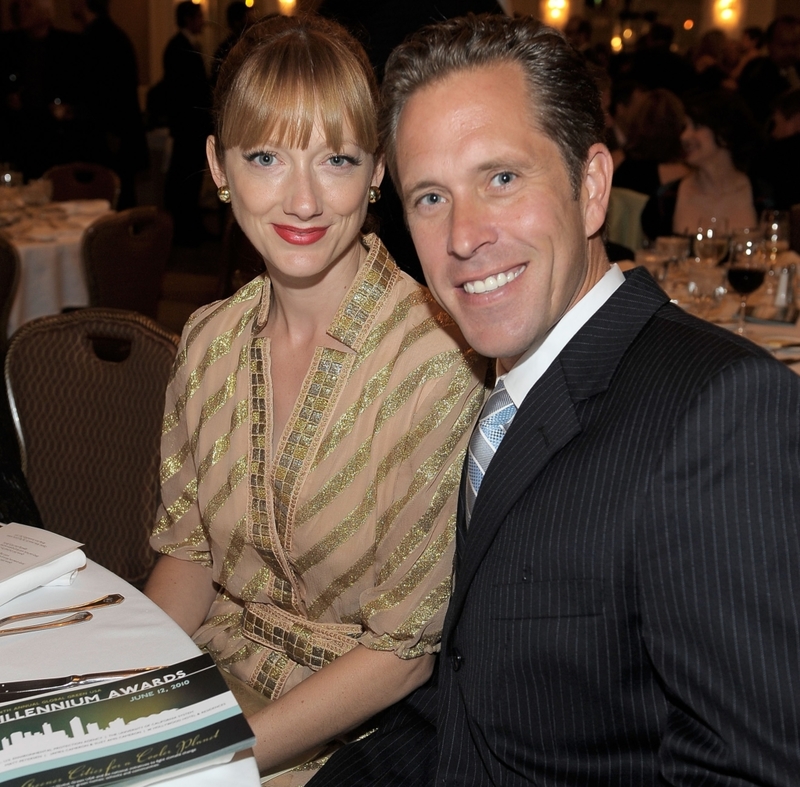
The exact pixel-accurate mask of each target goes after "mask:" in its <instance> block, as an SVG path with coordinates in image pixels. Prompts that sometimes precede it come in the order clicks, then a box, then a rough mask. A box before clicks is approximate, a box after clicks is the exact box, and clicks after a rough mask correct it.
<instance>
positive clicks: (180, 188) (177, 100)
mask: <svg viewBox="0 0 800 787" xmlns="http://www.w3.org/2000/svg"><path fill="white" fill-rule="evenodd" d="M175 22H176V24H177V26H178V32H177V33H176V34H175V35H174V36H173V37H172V38H171V39H170V40H169V43H168V44H167V47H166V49H165V50H164V80H163V102H164V107H165V109H166V113H167V123H168V126H169V133H170V135H171V136H172V153H171V155H170V160H169V169H168V170H167V175H166V180H165V183H164V206H165V207H166V209H167V210H168V211H169V212H170V213H171V214H172V218H173V221H174V231H175V234H174V239H175V243H177V244H178V245H181V246H196V245H197V244H198V243H200V241H201V240H203V238H204V237H205V236H206V235H207V231H206V229H205V226H204V224H203V216H202V211H201V209H200V190H201V188H202V185H203V172H204V170H205V163H206V154H205V149H206V148H205V146H206V138H207V137H208V134H209V132H210V131H211V87H210V85H209V82H208V75H207V74H206V68H205V64H204V62H203V53H202V52H201V51H200V49H199V48H198V46H197V45H196V43H195V39H196V37H197V36H199V35H200V34H201V33H202V31H203V26H204V24H205V18H204V14H203V6H202V5H199V4H198V5H195V4H194V3H192V2H191V0H183V2H180V3H178V4H177V5H176V6H175Z"/></svg>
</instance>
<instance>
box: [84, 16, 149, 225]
mask: <svg viewBox="0 0 800 787" xmlns="http://www.w3.org/2000/svg"><path fill="white" fill-rule="evenodd" d="M109 2H110V0H70V9H71V12H72V17H73V18H74V19H75V20H76V21H77V22H78V24H79V25H80V26H81V28H82V31H83V33H82V36H83V46H84V48H85V59H86V64H87V68H86V73H85V76H84V80H85V82H84V84H85V87H86V96H87V111H88V112H89V114H90V122H91V124H92V127H93V128H94V129H95V134H96V135H97V136H98V137H99V140H98V141H99V144H98V149H97V150H96V151H94V152H93V155H92V157H91V159H90V160H91V161H96V162H98V163H100V164H105V165H106V166H108V167H111V169H113V170H114V171H115V172H116V173H117V174H118V175H119V178H120V194H119V200H118V202H117V207H118V208H119V209H120V210H123V209H125V208H130V207H133V206H134V205H135V204H136V173H137V172H140V171H141V170H143V169H145V168H146V167H147V162H148V150H147V140H146V138H145V132H144V119H143V117H142V112H141V108H140V106H139V72H138V67H137V65H136V53H135V52H134V49H133V44H132V43H131V40H130V38H128V36H127V34H126V33H125V32H124V31H123V30H122V28H120V27H119V26H118V25H116V24H115V23H114V22H113V21H112V19H111V17H110V15H109Z"/></svg>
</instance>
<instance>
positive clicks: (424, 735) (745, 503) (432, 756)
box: [312, 16, 800, 787]
mask: <svg viewBox="0 0 800 787" xmlns="http://www.w3.org/2000/svg"><path fill="white" fill-rule="evenodd" d="M384 98H385V101H386V107H385V115H384V118H383V125H382V129H383V132H384V138H383V142H384V146H385V150H386V155H387V163H388V166H389V169H390V171H391V173H392V177H393V179H394V180H395V182H396V183H397V186H398V191H399V193H400V194H401V197H402V200H403V203H404V206H405V210H406V215H407V219H408V224H409V228H410V230H411V234H412V237H413V239H414V243H415V245H416V247H417V251H418V253H419V256H420V260H421V262H422V266H423V269H424V271H425V275H426V278H427V281H428V283H429V286H430V287H431V290H432V292H433V294H434V295H435V297H436V298H437V300H438V301H439V302H440V303H441V304H442V305H443V306H444V307H445V308H446V309H447V310H448V311H449V312H450V314H451V315H452V316H453V317H454V319H455V320H456V322H457V323H458V324H459V326H460V327H461V329H462V331H463V332H464V335H465V337H466V338H467V340H468V341H469V342H470V343H471V344H472V345H473V346H474V347H475V349H476V350H478V351H479V352H481V353H482V354H484V355H487V356H489V357H494V358H496V359H497V367H496V370H497V377H498V386H497V387H496V388H495V393H496V395H495V394H493V395H492V396H491V397H490V398H489V400H488V401H487V405H486V406H485V408H484V412H483V413H482V415H481V419H480V421H479V426H478V427H477V428H476V433H475V434H474V435H473V440H472V441H471V442H470V453H471V454H474V455H475V456H476V458H477V461H476V462H473V461H472V459H471V458H470V459H468V461H467V465H466V472H465V478H464V482H463V488H462V492H463V494H462V500H461V504H460V506H459V517H458V536H457V538H458V540H457V557H456V567H455V580H454V582H455V587H454V591H453V596H452V600H451V604H450V608H449V611H448V615H447V620H446V623H445V628H444V633H443V641H442V650H441V655H440V661H439V665H438V673H437V675H436V676H435V678H434V682H433V683H432V684H430V685H429V686H426V687H423V689H421V690H420V691H419V692H418V693H417V694H416V695H412V696H411V697H410V698H409V699H408V700H407V701H406V702H404V703H401V704H400V705H399V706H396V707H395V708H394V709H392V710H391V711H390V712H388V713H387V714H386V715H385V717H384V718H382V719H380V720H378V725H377V726H378V731H377V732H375V733H374V734H373V735H372V736H370V737H367V738H366V739H364V740H362V741H359V742H357V743H354V744H350V745H349V746H346V747H344V748H343V749H342V750H341V751H340V752H338V753H337V754H335V755H334V756H333V757H332V758H331V760H330V761H329V763H328V764H327V765H326V766H325V767H324V768H323V769H322V771H321V772H320V773H319V775H318V776H316V777H315V779H314V780H313V781H312V784H313V785H314V786H315V787H316V786H317V785H326V784H329V785H333V784H348V785H361V784H364V785H366V784H370V785H398V786H399V785H403V786H404V787H407V786H408V785H413V784H419V785H432V784H436V785H437V786H438V785H441V786H442V787H450V786H452V787H465V786H469V785H501V784H502V785H527V784H536V785H554V786H560V785H620V786H622V785H625V787H633V786H634V785H635V786H636V787H642V786H643V785H667V784H670V785H689V784H692V785H698V784H703V785H756V784H758V785H774V786H775V787H777V785H791V784H800V724H799V723H798V716H799V715H800V679H798V664H800V593H799V591H800V581H798V580H797V579H796V577H797V575H798V574H797V567H798V565H800V531H799V529H798V520H799V519H800V483H798V482H800V380H798V378H797V377H796V376H795V375H794V374H793V373H792V372H791V371H790V370H789V369H788V368H786V367H785V366H783V365H782V364H780V363H779V362H777V361H776V360H774V359H773V358H771V357H770V356H769V355H768V354H767V353H765V352H763V351H762V350H760V349H759V348H758V347H757V346H755V345H753V344H751V343H749V342H747V341H746V340H743V339H741V338H739V337H737V336H735V335H733V334H731V333H728V332H727V331H725V330H724V329H721V328H718V327H716V326H713V325H711V324H709V323H706V322H704V321H701V320H698V319H696V318H694V317H692V316H690V315H687V314H686V313H684V312H683V311H682V310H680V309H679V308H678V307H676V306H674V305H672V304H670V303H669V301H668V298H667V296H666V295H665V294H664V293H663V292H662V291H661V290H660V289H659V287H658V286H657V285H656V284H655V282H654V281H653V280H652V279H651V278H650V276H649V275H648V274H647V273H646V272H645V271H644V270H643V269H639V268H637V269H634V270H633V271H632V272H630V273H628V274H623V273H622V272H621V271H620V270H619V268H617V266H612V265H610V264H609V262H608V260H607V258H606V255H605V251H604V249H603V239H602V232H603V224H604V221H605V214H606V208H607V204H608V194H609V188H610V184H611V177H612V170H613V167H612V163H611V158H610V154H609V152H608V150H607V148H606V147H605V145H604V144H603V142H602V140H603V114H602V110H601V106H600V99H599V96H598V95H597V90H596V87H595V84H594V82H593V80H592V77H591V75H590V73H589V72H588V70H587V69H586V66H585V63H584V62H583V61H582V59H581V58H580V56H579V55H578V54H577V53H576V52H575V51H574V50H573V49H572V48H571V47H569V46H567V45H566V43H565V41H564V39H563V38H562V37H561V35H560V34H558V33H556V32H555V31H552V30H549V29H548V28H545V27H543V26H541V25H540V24H539V23H537V22H535V21H534V20H532V19H517V20H510V19H507V18H503V17H499V16H496V17H477V18H476V17H468V18H466V19H462V20H453V21H448V22H443V23H441V24H440V25H437V26H435V27H431V28H427V29H425V30H423V31H421V32H420V33H419V35H417V36H415V37H414V38H412V39H411V40H410V41H408V42H406V43H405V44H403V45H402V46H401V47H399V48H398V50H396V51H395V53H394V54H393V56H392V58H391V59H390V61H389V62H388V64H387V69H386V75H385V81H384ZM501 383H502V384H501ZM503 390H504V391H505V393H503ZM498 401H499V404H496V403H497V402H498ZM490 412H491V413H492V414H489V413H490ZM484 419H486V420H484ZM503 435H504V436H503ZM500 438H502V439H501V441H500V442H499V447H496V448H495V446H496V445H497V442H498V439H500ZM495 450H496V453H493V452H494V451H495ZM484 473H485V474H484ZM476 491H477V496H475V492H476Z"/></svg>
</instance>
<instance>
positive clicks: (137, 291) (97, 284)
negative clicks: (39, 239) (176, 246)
mask: <svg viewBox="0 0 800 787" xmlns="http://www.w3.org/2000/svg"><path fill="white" fill-rule="evenodd" d="M171 248H172V219H171V217H170V216H169V214H168V213H164V212H163V211H160V210H159V209H158V208H156V207H155V206H153V205H147V206H144V207H140V208H129V209H128V210H123V211H120V212H119V213H111V214H107V215H105V216H101V217H100V218H98V219H97V220H96V221H95V222H93V223H92V224H91V225H90V226H89V227H88V228H87V229H86V232H85V233H84V236H83V246H82V250H81V254H82V258H83V266H84V271H85V273H86V282H87V285H88V288H89V305H90V306H97V307H106V308H111V309H126V310H128V311H135V312H139V313H140V314H145V315H147V316H148V317H152V318H153V319H156V318H157V316H158V301H159V299H160V297H161V285H162V279H163V277H164V269H165V268H166V265H167V261H168V259H169V254H170V250H171Z"/></svg>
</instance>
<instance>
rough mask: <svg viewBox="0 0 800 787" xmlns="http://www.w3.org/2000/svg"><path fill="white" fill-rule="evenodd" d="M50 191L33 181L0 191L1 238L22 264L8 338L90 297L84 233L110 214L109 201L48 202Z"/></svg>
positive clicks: (3, 188) (46, 183) (47, 184)
mask: <svg viewBox="0 0 800 787" xmlns="http://www.w3.org/2000/svg"><path fill="white" fill-rule="evenodd" d="M51 189H52V185H51V184H50V183H49V182H48V181H43V180H40V181H31V182H30V183H27V184H25V185H21V186H4V187H0V232H2V233H4V234H5V235H6V237H7V238H8V239H9V240H10V241H11V243H12V244H13V246H14V248H15V249H16V251H17V255H18V256H19V261H20V270H19V279H18V285H17V292H16V295H15V298H14V302H13V305H12V308H11V314H10V316H9V326H8V335H9V336H10V335H11V334H12V333H13V332H14V331H15V330H16V329H17V328H19V326H20V325H22V324H23V323H24V322H27V321H28V320H32V319H34V318H35V317H42V316H44V315H47V314H57V313H59V312H61V311H62V310H63V309H64V308H70V307H81V306H87V305H88V303H89V292H88V289H87V286H86V279H85V275H84V272H83V267H82V264H81V239H82V238H83V234H84V232H85V231H86V228H87V227H88V226H89V225H90V224H92V223H93V222H94V221H95V220H96V219H97V218H99V217H100V216H103V215H105V214H106V213H108V212H109V211H111V205H110V203H109V202H108V200H104V199H91V200H70V201H64V202H50V199H49V195H50V193H51Z"/></svg>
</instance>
